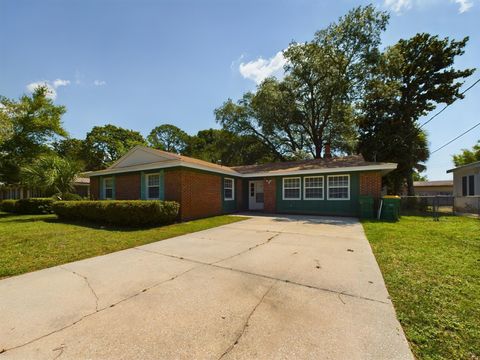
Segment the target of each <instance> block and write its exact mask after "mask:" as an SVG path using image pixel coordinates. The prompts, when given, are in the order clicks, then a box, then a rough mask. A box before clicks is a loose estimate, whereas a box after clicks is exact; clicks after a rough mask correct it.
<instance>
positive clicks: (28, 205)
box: [1, 198, 55, 215]
mask: <svg viewBox="0 0 480 360" xmlns="http://www.w3.org/2000/svg"><path fill="white" fill-rule="evenodd" d="M54 202H55V200H54V199H52V198H29V199H20V200H3V201H2V203H1V209H2V210H3V211H5V212H9V213H15V214H25V215H33V214H51V213H52V212H53V211H52V205H53V203H54Z"/></svg>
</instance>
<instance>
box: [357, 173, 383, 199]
mask: <svg viewBox="0 0 480 360" xmlns="http://www.w3.org/2000/svg"><path fill="white" fill-rule="evenodd" d="M360 195H370V196H373V198H375V199H379V198H380V197H381V195H382V175H381V174H380V172H364V173H360Z"/></svg>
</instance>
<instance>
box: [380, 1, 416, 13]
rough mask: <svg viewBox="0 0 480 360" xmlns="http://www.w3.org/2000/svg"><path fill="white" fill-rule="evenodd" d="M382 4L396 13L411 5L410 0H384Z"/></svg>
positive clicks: (407, 8)
mask: <svg viewBox="0 0 480 360" xmlns="http://www.w3.org/2000/svg"><path fill="white" fill-rule="evenodd" d="M383 5H384V6H385V7H386V8H388V9H390V10H392V11H394V12H396V13H397V14H401V13H402V12H404V11H405V10H409V9H410V8H411V7H412V0H384V2H383Z"/></svg>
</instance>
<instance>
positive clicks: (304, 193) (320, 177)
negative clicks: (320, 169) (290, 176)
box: [303, 176, 325, 200]
mask: <svg viewBox="0 0 480 360" xmlns="http://www.w3.org/2000/svg"><path fill="white" fill-rule="evenodd" d="M306 179H322V196H321V197H319V198H307V181H306ZM308 189H318V187H309V188H308ZM324 192H325V182H324V179H323V176H305V177H304V178H303V200H323V199H324V198H325V195H324Z"/></svg>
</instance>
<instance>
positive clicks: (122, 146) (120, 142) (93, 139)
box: [85, 125, 146, 170]
mask: <svg viewBox="0 0 480 360" xmlns="http://www.w3.org/2000/svg"><path fill="white" fill-rule="evenodd" d="M136 145H146V142H145V139H144V138H143V136H142V135H141V134H140V133H139V132H138V131H134V130H128V129H124V128H121V127H117V126H115V125H105V126H95V127H94V128H93V129H92V130H91V131H90V132H89V133H87V136H86V138H85V162H86V169H87V170H98V169H104V168H106V167H108V166H109V165H110V164H111V163H113V162H114V161H116V160H118V159H119V158H120V157H121V156H122V155H124V154H125V153H126V152H127V151H128V150H130V149H131V148H132V147H134V146H136Z"/></svg>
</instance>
